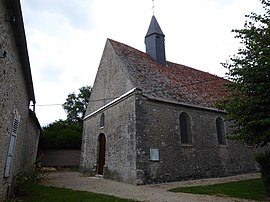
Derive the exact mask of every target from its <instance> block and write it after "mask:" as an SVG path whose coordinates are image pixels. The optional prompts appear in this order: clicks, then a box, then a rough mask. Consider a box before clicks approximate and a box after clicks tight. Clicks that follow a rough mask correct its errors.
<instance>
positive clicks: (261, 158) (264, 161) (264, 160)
mask: <svg viewBox="0 0 270 202" xmlns="http://www.w3.org/2000/svg"><path fill="white" fill-rule="evenodd" d="M255 160H256V161H257V162H258V163H259V164H260V167H261V175H262V179H263V183H264V186H265V191H266V195H267V196H270V150H269V149H268V150H266V151H264V152H262V153H259V154H258V155H257V156H256V157H255Z"/></svg>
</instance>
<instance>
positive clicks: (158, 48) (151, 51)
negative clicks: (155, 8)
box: [145, 15, 166, 65]
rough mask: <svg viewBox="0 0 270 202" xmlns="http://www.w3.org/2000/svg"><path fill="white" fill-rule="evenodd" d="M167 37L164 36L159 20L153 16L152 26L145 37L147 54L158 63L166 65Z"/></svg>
mask: <svg viewBox="0 0 270 202" xmlns="http://www.w3.org/2000/svg"><path fill="white" fill-rule="evenodd" d="M164 41H165V35H164V34H163V32H162V30H161V28H160V26H159V24H158V22H157V19H156V18H155V16H154V15H153V16H152V19H151V23H150V26H149V28H148V31H147V34H146V36H145V45H146V53H147V54H148V55H150V56H151V57H152V58H153V59H154V60H155V61H156V62H157V63H159V64H162V65H166V56H165V43H164Z"/></svg>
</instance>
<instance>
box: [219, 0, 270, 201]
mask: <svg viewBox="0 0 270 202" xmlns="http://www.w3.org/2000/svg"><path fill="white" fill-rule="evenodd" d="M261 2H262V4H263V8H264V10H265V13H264V14H263V15H260V14H256V13H251V14H250V15H247V16H246V17H247V18H248V20H247V21H246V23H245V25H244V28H243V29H236V30H233V32H235V33H236V38H239V39H240V40H241V44H242V45H243V47H241V48H239V49H238V53H237V54H236V55H234V56H233V57H231V58H230V61H228V62H226V63H224V64H223V65H224V67H226V68H228V70H229V72H228V76H229V79H230V80H231V81H232V83H231V84H229V85H227V90H228V92H229V96H228V97H227V98H226V99H225V100H223V101H222V102H220V103H219V104H220V105H219V106H221V107H222V108H223V109H225V110H226V111H227V112H228V120H230V121H232V123H234V124H233V125H234V126H233V128H232V136H229V138H230V139H234V140H238V141H242V142H244V143H246V144H248V145H255V146H262V147H263V146H266V145H267V144H268V143H269V142H270V27H269V25H270V8H269V7H270V0H261ZM269 157H270V150H269V149H268V150H266V151H264V152H262V153H261V154H259V155H257V157H256V158H255V159H256V161H257V162H258V163H259V164H260V166H261V174H262V178H263V182H264V185H265V191H266V194H267V195H269V196H270V159H269Z"/></svg>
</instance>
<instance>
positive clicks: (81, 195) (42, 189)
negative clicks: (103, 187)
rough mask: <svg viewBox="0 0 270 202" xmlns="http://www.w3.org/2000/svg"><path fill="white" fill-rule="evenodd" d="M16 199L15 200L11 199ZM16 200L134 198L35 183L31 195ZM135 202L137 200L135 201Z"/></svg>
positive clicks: (59, 201) (118, 200)
mask: <svg viewBox="0 0 270 202" xmlns="http://www.w3.org/2000/svg"><path fill="white" fill-rule="evenodd" d="M10 201H14V200H10ZM15 201H27V202H28V201H35V202H41V201H42V202H69V201H70V202H86V201H87V202H132V201H133V200H127V199H121V198H117V197H114V196H108V195H103V194H95V193H90V192H84V191H73V190H71V189H64V188H55V187H46V186H43V185H40V184H34V185H33V186H32V187H31V193H30V195H29V196H24V197H19V198H16V200H15ZM133 202H135V201H133Z"/></svg>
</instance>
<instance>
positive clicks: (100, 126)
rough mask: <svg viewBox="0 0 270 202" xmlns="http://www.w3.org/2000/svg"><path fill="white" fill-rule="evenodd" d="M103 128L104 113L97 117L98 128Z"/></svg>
mask: <svg viewBox="0 0 270 202" xmlns="http://www.w3.org/2000/svg"><path fill="white" fill-rule="evenodd" d="M104 126H105V113H104V112H102V113H101V114H100V117H99V128H104Z"/></svg>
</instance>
